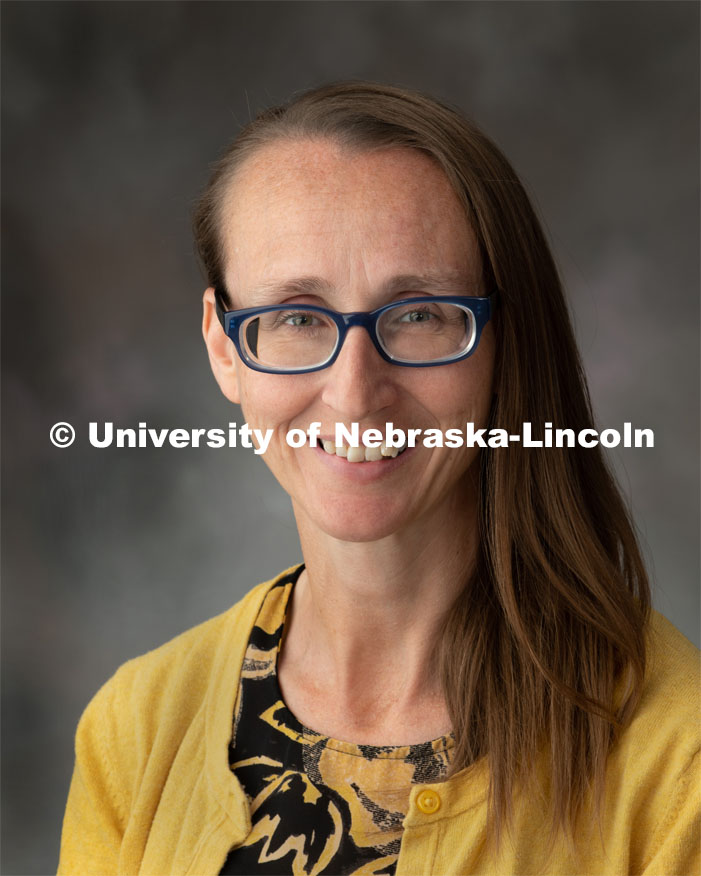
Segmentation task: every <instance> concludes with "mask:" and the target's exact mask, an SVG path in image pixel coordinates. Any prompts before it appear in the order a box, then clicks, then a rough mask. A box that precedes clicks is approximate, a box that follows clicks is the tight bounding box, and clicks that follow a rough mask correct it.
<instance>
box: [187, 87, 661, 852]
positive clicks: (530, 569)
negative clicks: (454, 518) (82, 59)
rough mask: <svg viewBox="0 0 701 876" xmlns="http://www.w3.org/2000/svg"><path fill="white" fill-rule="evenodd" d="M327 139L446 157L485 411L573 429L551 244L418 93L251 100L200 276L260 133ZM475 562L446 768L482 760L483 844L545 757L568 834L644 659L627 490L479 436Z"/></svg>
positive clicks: (492, 155)
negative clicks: (475, 303) (483, 336)
mask: <svg viewBox="0 0 701 876" xmlns="http://www.w3.org/2000/svg"><path fill="white" fill-rule="evenodd" d="M323 138H326V139H331V140H333V141H335V142H337V143H340V144H342V145H344V146H347V147H349V148H351V149H360V150H373V149H381V148H388V147H405V148H410V149H418V150H420V151H421V152H422V153H423V154H425V155H428V156H430V157H431V158H432V159H433V160H434V161H436V162H437V163H438V165H439V166H440V167H441V168H442V170H443V171H444V172H445V174H446V176H447V177H448V179H449V181H450V183H451V185H452V187H453V189H454V191H455V193H456V194H457V196H458V198H459V199H460V201H461V203H462V205H463V206H464V209H465V212H466V215H467V219H468V221H469V223H470V225H471V226H472V228H473V230H474V232H475V234H476V236H477V239H478V242H479V246H480V252H481V256H482V262H483V271H484V280H485V284H486V287H487V288H490V286H491V287H493V288H496V289H498V290H499V310H498V314H497V354H496V355H497V360H496V373H495V389H494V392H495V398H494V403H493V407H492V423H493V424H494V425H496V426H498V427H500V428H503V429H506V430H507V431H508V432H509V434H511V433H513V432H517V433H518V432H520V431H521V429H522V424H523V423H524V422H530V423H532V424H533V425H534V428H538V427H539V426H540V427H542V425H543V424H544V423H546V422H548V423H552V424H553V425H554V426H555V427H560V426H565V427H567V428H570V429H573V430H574V431H575V432H578V431H579V430H580V429H584V428H590V427H591V426H592V424H593V415H592V411H591V403H590V399H589V394H588V389H587V384H586V379H585V377H584V373H583V370H582V365H581V362H580V358H579V354H578V351H577V346H576V343H575V339H574V333H573V331H572V326H571V323H570V318H569V314H568V310H567V305H566V303H565V299H564V296H563V291H562V286H561V283H560V279H559V277H558V272H557V269H556V267H555V263H554V261H553V258H552V255H551V253H550V250H549V247H548V244H547V242H546V239H545V236H544V234H543V231H542V228H541V225H540V223H539V221H538V218H537V216H536V214H535V212H534V209H533V207H532V206H531V203H530V201H529V199H528V196H527V195H526V192H525V191H524V188H523V186H522V184H521V182H520V181H519V179H518V177H517V176H516V173H515V171H514V170H513V168H512V167H511V165H510V164H509V162H508V161H507V159H506V158H505V157H504V155H503V154H502V153H501V151H500V150H499V149H498V148H497V146H496V145H495V144H494V143H493V142H492V141H491V140H490V139H489V138H487V137H486V136H485V135H484V134H483V133H482V132H481V131H480V130H479V129H478V128H477V127H476V126H475V125H474V124H472V123H471V122H470V121H468V120H467V119H466V118H465V117H464V116H463V115H462V114H461V113H459V112H458V111H456V110H454V109H452V108H451V107H448V106H446V105H444V104H442V103H440V102H438V101H436V100H434V99H433V98H431V97H428V96H426V95H423V94H420V93H417V92H414V91H409V90H406V89H401V88H396V87H392V86H387V85H381V84H376V83H368V82H343V83H338V84H334V85H328V86H324V87H322V88H318V89H315V90H312V91H309V92H306V93H304V94H302V95H301V96H299V97H297V98H295V99H294V100H292V101H291V102H290V103H289V104H286V105H283V106H277V107H273V108H271V109H268V110H266V111H264V112H262V113H261V114H260V115H259V116H258V117H257V118H256V119H255V120H254V121H252V122H251V123H250V124H248V125H247V126H246V127H245V128H244V129H243V130H242V131H241V133H240V134H239V135H238V137H237V138H236V139H235V140H234V142H233V143H232V144H231V146H229V148H228V149H227V150H226V152H225V153H224V155H223V156H222V158H221V159H220V160H219V161H218V163H217V164H216V165H215V166H214V170H213V173H212V176H211V179H210V182H209V185H208V186H207V188H206V190H205V191H204V193H203V195H202V196H201V198H200V200H199V202H198V203H197V205H196V208H195V212H194V234H195V241H196V246H197V251H198V254H199V257H200V259H201V262H202V265H203V268H204V271H205V274H206V277H207V280H208V282H209V284H210V285H213V286H219V287H223V271H224V258H223V253H222V243H221V235H220V225H221V209H222V203H223V199H224V197H225V195H226V193H227V191H228V190H229V185H230V182H231V180H232V178H233V176H234V174H235V173H236V172H237V171H238V170H239V169H240V168H241V166H242V164H243V163H244V162H245V161H246V158H247V157H248V156H249V155H251V154H252V153H254V152H255V151H256V150H257V149H259V148H261V147H262V146H264V145H266V144H269V143H273V142H276V141H280V140H285V139H294V140H305V139H315V140H318V139H323ZM479 520H480V538H479V549H478V557H477V562H476V565H475V568H474V571H473V573H472V574H471V576H470V578H469V580H468V581H467V583H466V586H465V588H464V590H463V591H462V592H461V593H460V595H459V597H458V598H457V599H456V600H455V603H454V604H453V606H452V608H451V610H450V612H449V614H448V617H447V618H446V623H445V625H444V628H443V631H442V633H441V638H440V641H438V642H437V643H436V656H437V663H438V667H439V671H440V673H441V679H442V685H443V690H444V694H445V697H446V701H447V706H448V710H449V713H450V716H451V719H452V726H453V732H454V735H455V740H456V744H455V747H454V750H453V757H452V761H451V765H450V774H451V775H454V774H455V773H457V772H458V771H460V770H462V769H464V768H465V767H468V766H469V765H471V764H472V763H474V762H475V761H476V760H478V759H479V758H482V757H486V758H487V759H488V765H489V776H490V780H489V807H490V815H491V817H490V828H491V830H492V832H493V836H494V839H495V840H496V843H497V847H498V846H499V843H500V839H501V836H502V832H503V829H504V827H507V828H509V827H510V824H511V816H512V799H513V796H514V793H515V791H516V789H517V786H519V785H520V786H521V787H522V788H527V787H528V786H529V784H530V782H531V781H532V780H533V778H534V775H535V772H536V771H535V769H534V765H535V763H536V760H537V759H539V758H541V759H542V758H543V757H544V758H545V763H546V764H547V765H548V776H549V778H548V783H549V788H548V790H547V797H548V800H549V804H548V805H549V811H550V822H551V827H552V829H551V832H550V841H551V842H552V841H553V840H554V838H555V836H556V834H557V832H558V830H559V829H560V828H563V829H564V831H565V835H566V838H567V840H568V842H570V843H571V842H572V837H573V833H574V826H575V822H576V821H577V818H578V817H579V816H580V815H581V814H582V812H583V811H584V808H585V805H584V804H585V800H586V799H587V795H588V794H589V793H590V792H591V793H592V794H593V802H594V807H593V813H594V814H595V815H596V817H597V818H599V817H600V812H601V805H602V802H603V795H604V791H605V767H606V759H607V755H608V752H609V751H610V749H611V747H612V745H613V744H614V742H615V740H616V738H617V736H618V734H619V733H620V731H621V730H622V729H623V728H624V727H625V726H626V725H627V724H628V723H629V721H630V718H631V716H632V714H633V712H634V710H635V707H636V705H637V703H638V701H639V698H640V693H641V688H642V682H643V677H644V672H645V652H646V649H645V630H646V625H647V622H648V619H649V615H650V589H649V585H648V581H647V576H646V573H645V568H644V565H643V562H642V559H641V555H640V550H639V548H638V544H637V542H636V537H635V534H634V529H633V525H632V523H631V520H630V518H629V514H628V512H627V509H626V506H625V504H624V502H623V500H622V498H621V495H620V493H619V491H618V489H617V487H616V484H615V482H614V480H613V478H612V476H611V474H610V472H609V470H608V468H607V465H606V463H605V461H604V458H603V455H602V453H601V451H600V449H599V448H598V447H595V448H586V449H585V448H581V447H578V446H577V447H572V448H542V449H541V448H528V449H527V448H523V447H520V446H513V445H512V446H510V447H509V448H508V449H497V450H487V451H485V450H483V451H481V457H480V516H479Z"/></svg>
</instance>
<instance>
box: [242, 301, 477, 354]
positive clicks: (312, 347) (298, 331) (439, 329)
mask: <svg viewBox="0 0 701 876" xmlns="http://www.w3.org/2000/svg"><path fill="white" fill-rule="evenodd" d="M474 335H475V319H474V315H473V313H472V311H471V310H469V308H467V307H464V306H462V305H460V304H453V303H446V302H443V303H441V302H438V301H436V302H433V301H431V302H417V303H414V304H399V305H397V306H396V307H392V308H389V309H388V310H386V311H384V312H383V313H382V314H381V316H380V318H379V319H378V321H377V336H378V339H379V341H380V344H381V345H382V347H383V349H384V350H385V352H386V353H387V354H388V355H390V356H391V357H392V358H394V359H397V360H399V361H403V362H434V361H437V360H440V359H450V358H453V357H455V356H458V355H461V354H462V353H465V352H467V351H468V350H469V349H470V347H471V345H472V344H473V343H474ZM241 339H242V340H243V342H244V345H245V347H246V352H247V353H248V355H249V356H250V357H251V359H252V360H253V361H255V362H257V363H258V364H260V365H263V366H265V367H269V368H291V369H294V368H310V367H313V366H315V365H321V364H323V363H324V362H326V361H327V360H328V359H330V358H331V356H332V355H333V353H334V350H335V349H336V344H337V343H338V326H337V325H336V323H335V322H334V321H333V319H331V318H330V317H329V316H327V315H326V314H324V313H319V312H317V311H314V310H306V309H305V308H304V307H285V308H280V309H279V310H272V311H268V312H266V313H262V314H259V315H257V316H252V317H250V318H249V319H247V320H246V321H245V322H244V323H243V326H242V331H241Z"/></svg>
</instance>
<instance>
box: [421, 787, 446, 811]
mask: <svg viewBox="0 0 701 876" xmlns="http://www.w3.org/2000/svg"><path fill="white" fill-rule="evenodd" d="M416 805H417V806H418V808H419V809H420V811H421V812H423V814H424V815H433V813H434V812H438V810H439V809H440V808H441V798H440V797H439V796H438V794H437V793H436V792H435V791H432V790H431V789H430V788H425V789H424V790H423V791H421V792H420V793H419V794H418V795H417V797H416Z"/></svg>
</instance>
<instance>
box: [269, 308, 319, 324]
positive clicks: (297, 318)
mask: <svg viewBox="0 0 701 876" xmlns="http://www.w3.org/2000/svg"><path fill="white" fill-rule="evenodd" d="M276 324H277V325H289V326H293V327H294V328H307V327H308V326H314V325H321V320H320V319H319V318H318V317H317V316H316V314H314V313H310V312H309V311H308V310H283V311H281V312H280V313H278V315H277V319H276Z"/></svg>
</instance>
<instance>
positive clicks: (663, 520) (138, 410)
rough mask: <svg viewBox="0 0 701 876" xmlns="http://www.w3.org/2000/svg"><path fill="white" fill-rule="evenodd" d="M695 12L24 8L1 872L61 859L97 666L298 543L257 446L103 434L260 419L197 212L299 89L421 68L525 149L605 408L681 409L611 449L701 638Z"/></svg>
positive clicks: (419, 83) (18, 6) (641, 412)
mask: <svg viewBox="0 0 701 876" xmlns="http://www.w3.org/2000/svg"><path fill="white" fill-rule="evenodd" d="M698 23H699V6H698V4H697V3H693V2H659V3H658V2H622V3H614V2H591V3H588V2H545V3H530V2H518V3H510V2H495V3H489V2H488V3H482V2H452V3H442V2H394V3H384V2H375V3H344V2H338V3H324V2H321V3H295V2H285V3H274V2H270V3H256V2H253V3H247V2H242V3H227V2H216V3H208V2H185V3H178V2H158V3H130V2H121V3H108V2H101V3H96V2H80V3H67V2H56V3H53V2H52V3H46V4H45V3H40V2H5V3H3V4H2V90H3V94H2V98H3V119H2V122H3V125H2V146H3V151H2V162H3V165H2V183H3V195H4V207H3V262H2V304H3V347H2V352H3V360H4V362H3V364H4V369H3V414H4V416H3V421H2V429H3V431H2V437H3V447H2V449H3V465H4V479H3V486H4V496H3V503H4V504H3V512H4V513H3V523H4V527H3V573H4V574H3V596H2V609H3V639H2V643H3V663H2V671H3V693H4V706H3V712H2V717H3V728H2V746H3V755H4V763H3V771H2V778H3V798H2V827H3V832H4V842H3V849H2V851H3V864H2V872H3V873H5V874H29V873H48V872H50V871H51V870H52V869H53V868H54V867H55V863H56V860H57V854H58V841H59V833H60V825H61V816H62V809H63V805H64V802H65V795H66V793H67V790H68V781H69V776H70V772H71V768H72V757H73V755H72V736H73V733H74V729H75V725H76V722H77V720H78V717H79V714H80V712H81V710H82V709H83V707H84V706H85V705H86V703H87V701H88V699H89V698H90V696H91V695H92V694H93V693H94V691H95V690H96V689H97V687H98V686H99V685H100V684H101V683H102V682H103V681H104V680H105V679H107V678H108V677H109V676H110V675H111V674H112V672H113V671H114V670H115V668H116V667H117V666H118V665H119V664H120V663H121V662H122V661H124V660H125V659H127V658H128V657H131V656H134V655H136V654H138V653H141V652H143V651H145V650H147V649H149V648H152V647H154V646H156V645H158V644H160V643H161V642H163V641H165V640H166V639H168V638H170V637H171V636H173V635H175V634H176V633H178V632H180V631H181V630H183V629H185V628H187V627H189V626H191V625H193V624H195V623H197V622H198V621H201V620H204V619H206V618H208V617H210V616H211V615H213V614H215V613H217V612H219V611H222V610H224V609H225V608H227V607H228V606H229V605H230V604H231V603H232V602H234V601H235V600H236V599H237V598H238V597H239V596H240V595H241V594H242V593H243V592H244V591H245V590H247V589H248V588H250V587H251V586H252V585H253V584H255V583H256V582H258V581H260V580H263V579H265V578H267V577H270V576H272V575H273V574H275V573H276V572H277V571H278V570H280V569H282V568H283V567H285V566H287V565H290V564H291V563H293V562H295V561H296V560H297V559H299V556H300V554H299V545H298V541H297V536H296V531H295V528H294V524H293V520H292V516H291V511H290V505H289V501H288V499H287V496H286V495H284V494H283V493H282V492H281V490H280V489H279V488H278V487H277V485H276V483H275V482H274V481H273V479H272V477H271V476H270V475H269V474H268V472H267V469H266V468H265V465H264V464H263V462H262V461H261V460H260V459H259V458H257V457H254V456H253V454H252V451H246V450H235V451H225V450H172V449H171V450H160V451H152V450H151V451H149V450H116V449H109V450H107V449H105V450H97V449H94V448H92V447H90V446H89V444H88V442H87V437H86V427H87V423H88V422H89V421H91V420H96V421H105V420H109V421H114V422H115V423H117V424H119V425H121V426H133V425H135V424H137V423H138V422H140V421H146V422H147V423H148V425H149V426H158V427H176V426H182V427H185V428H192V427H196V426H208V427H213V426H222V425H225V424H227V423H228V422H229V421H230V420H231V421H238V422H241V414H240V411H239V410H238V409H236V408H232V407H231V406H230V405H229V404H228V403H227V402H226V401H225V399H224V398H223V396H221V395H220V394H219V391H218V389H217V387H216V385H215V383H214V380H213V378H212V377H211V375H210V373H209V368H208V363H207V358H206V355H205V350H204V346H203V343H202V340H201V336H200V327H199V322H200V307H201V304H200V299H201V293H202V290H203V283H202V280H201V278H200V276H199V273H198V270H197V267H196V264H195V261H194V258H193V254H192V246H191V241H190V234H189V212H190V208H191V205H192V202H193V200H194V198H195V196H196V193H197V192H198V190H199V189H200V188H201V186H202V184H203V183H204V181H205V178H206V174H207V166H208V163H209V162H210V161H212V160H213V159H214V157H215V156H216V155H217V153H218V152H219V151H220V150H221V149H222V147H223V146H224V144H225V143H226V142H227V141H228V140H229V139H230V138H231V137H232V136H233V134H234V133H235V132H236V130H237V128H238V126H239V124H240V123H242V122H245V121H246V120H247V119H248V118H249V113H251V112H255V110H257V109H259V108H261V107H262V106H264V105H267V104H269V103H271V102H274V101H278V100H281V99H284V98H285V97H287V96H288V95H290V93H291V92H293V91H296V90H299V89H302V88H305V87H308V86H312V85H316V84H319V83H322V82H324V81H327V80H331V79H338V78H346V77H360V78H376V79H381V80H386V81H390V82H394V83H397V84H404V85H408V86H413V87H418V88H420V89H423V90H426V91H429V92H433V93H434V94H436V95H437V96H439V97H442V98H443V99H446V100H448V101H451V102H453V103H455V104H458V105H459V106H461V107H462V108H463V109H464V110H465V111H466V112H467V113H468V114H469V115H470V116H472V117H473V118H474V119H476V120H477V121H478V122H479V123H480V124H481V125H482V126H483V127H484V128H485V129H486V131H487V132H488V133H490V134H491V135H492V136H493V137H494V138H495V139H496V141H497V142H498V143H499V144H500V145H501V146H502V148H503V149H504V150H505V152H506V153H507V155H508V156H509V157H510V158H511V159H512V161H513V163H514V164H515V166H516V168H517V170H518V171H519V172H520V173H521V174H522V176H523V178H524V180H525V182H526V184H527V185H528V187H529V190H530V191H531V192H532V193H533V196H534V198H535V201H536V205H537V207H538V209H539V211H540V212H541V214H542V216H543V218H544V221H545V223H546V226H547V230H548V233H549V235H550V238H551V240H552V244H553V247H554V250H555V253H556V256H557V258H558V261H559V264H560V266H561V269H562V273H563V276H564V278H565V281H566V284H567V288H568V291H569V294H570V298H571V303H572V309H573V312H574V316H575V320H576V326H577V332H578V337H579V340H580V343H581V347H582V352H583V355H584V359H585V363H586V366H587V369H588V373H589V377H590V381H591V389H592V395H593V399H594V404H595V407H596V411H597V415H598V418H599V422H600V423H601V424H603V425H606V426H609V425H610V426H620V424H621V423H623V422H624V421H626V420H629V421H631V422H633V423H634V424H636V425H640V426H648V427H652V428H653V429H654V430H655V435H656V446H655V448H654V450H637V451H635V450H621V451H611V452H610V453H611V458H612V461H613V463H614V464H615V466H616V468H617V470H618V472H619V475H620V478H621V482H622V485H623V488H624V490H625V492H626V494H627V496H628V497H629V499H630V501H631V504H632V507H633V509H634V513H635V517H636V520H637V523H638V525H639V528H640V530H641V533H642V538H643V540H644V543H645V545H646V551H647V554H648V557H649V559H650V563H651V569H652V571H653V576H654V581H655V604H656V606H657V607H658V608H659V609H660V610H661V611H663V612H664V613H665V614H667V615H668V616H669V617H670V618H671V619H672V621H673V622H674V623H676V624H677V625H678V626H679V627H680V628H681V629H682V630H683V631H684V632H685V633H686V635H687V636H688V637H689V638H691V639H693V640H695V641H698V581H699V557H698V529H699V504H698V501H699V494H698V476H699V460H698V439H699V403H698V399H699V336H698V317H699V302H698V281H699V276H698V256H699V248H698V234H699V221H698V219H699V212H698V211H699V200H698V123H699V118H698V105H699V104H698V99H699V94H698V80H699V50H698ZM58 420H68V421H70V422H72V423H73V424H74V425H75V427H76V429H77V430H78V438H77V440H76V442H75V444H74V445H73V446H72V447H70V448H69V449H65V450H58V449H55V448H54V447H53V446H52V445H51V443H50V442H49V436H48V432H49V427H50V426H51V425H52V424H53V423H55V422H56V421H58Z"/></svg>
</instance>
